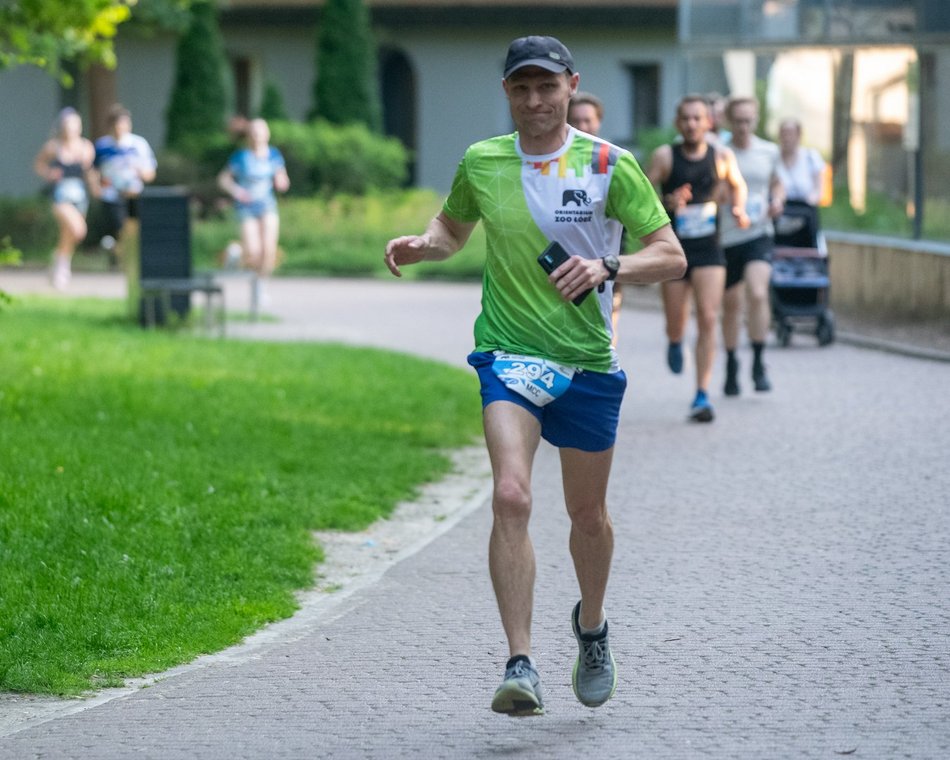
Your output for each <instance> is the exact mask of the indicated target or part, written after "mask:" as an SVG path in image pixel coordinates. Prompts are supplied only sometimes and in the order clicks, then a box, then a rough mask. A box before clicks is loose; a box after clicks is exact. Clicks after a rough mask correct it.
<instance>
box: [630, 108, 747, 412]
mask: <svg viewBox="0 0 950 760" xmlns="http://www.w3.org/2000/svg"><path fill="white" fill-rule="evenodd" d="M710 126H711V121H710V118H709V105H708V103H707V102H706V99H705V98H704V97H703V96H702V95H686V96H684V97H683V98H681V99H680V102H679V103H678V104H677V106H676V130H677V131H678V132H679V133H680V137H681V138H682V141H677V142H675V143H672V144H668V145H661V146H660V147H659V148H657V149H656V150H655V151H654V152H653V156H652V158H651V161H650V168H649V170H648V171H647V177H649V179H650V182H652V183H653V186H654V187H656V188H657V191H658V192H659V193H660V194H661V197H662V200H663V207H664V208H665V209H666V210H667V212H668V213H669V215H670V218H671V219H672V220H673V229H674V231H675V233H676V237H677V238H679V240H680V243H681V244H682V246H683V250H684V251H685V252H686V261H687V264H688V267H687V269H686V276H685V277H684V278H683V279H681V280H670V281H667V282H664V283H662V284H661V286H660V292H661V294H662V296H663V312H664V316H665V317H666V337H667V340H668V341H669V344H668V346H667V352H666V363H667V365H668V366H669V368H670V370H671V371H672V372H674V373H675V374H679V373H680V372H682V371H683V367H684V355H683V339H684V337H685V335H686V326H687V323H688V322H689V316H690V311H691V309H690V297H692V300H693V305H694V308H693V309H692V312H693V313H694V314H695V315H696V351H695V365H696V396H695V398H694V399H693V403H692V405H691V406H690V410H689V419H691V420H694V421H696V422H711V421H712V420H713V419H714V417H715V415H714V413H713V408H712V403H711V402H710V400H709V394H708V389H709V384H710V381H711V380H712V372H713V364H714V363H715V358H716V349H717V340H716V338H717V334H718V331H719V311H720V307H721V305H722V297H723V291H724V288H725V282H726V266H725V264H726V259H725V255H724V253H723V251H722V248H721V247H720V244H719V234H718V233H719V215H718V213H717V212H718V202H719V192H720V191H722V192H723V193H725V191H726V190H727V189H728V191H729V200H728V201H727V200H726V199H725V194H724V195H723V198H722V202H723V203H726V202H729V203H730V206H731V208H730V209H729V211H730V213H731V214H732V215H733V216H734V217H736V220H737V223H739V224H740V225H741V226H746V225H747V224H748V219H747V218H746V215H745V212H744V210H743V209H744V207H745V203H746V186H745V182H744V181H743V179H742V177H741V175H740V174H739V170H738V168H737V167H736V160H735V156H733V154H732V151H730V150H728V149H725V148H720V147H719V146H717V145H714V144H712V143H711V142H709V141H708V140H707V134H708V133H709V129H710Z"/></svg>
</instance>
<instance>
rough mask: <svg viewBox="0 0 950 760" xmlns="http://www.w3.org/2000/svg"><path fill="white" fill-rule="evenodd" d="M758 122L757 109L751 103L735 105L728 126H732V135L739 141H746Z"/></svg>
mask: <svg viewBox="0 0 950 760" xmlns="http://www.w3.org/2000/svg"><path fill="white" fill-rule="evenodd" d="M758 122H759V109H758V108H756V107H755V106H754V105H753V104H752V103H737V104H736V105H734V106H733V107H732V114H731V116H730V118H729V124H730V125H731V126H732V135H733V137H734V138H736V137H738V138H739V139H740V140H745V139H748V137H749V136H750V135H751V134H752V133H753V132H755V126H756V124H758Z"/></svg>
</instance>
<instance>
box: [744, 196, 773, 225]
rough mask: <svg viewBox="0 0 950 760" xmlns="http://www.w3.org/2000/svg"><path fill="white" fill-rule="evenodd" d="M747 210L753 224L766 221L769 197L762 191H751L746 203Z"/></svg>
mask: <svg viewBox="0 0 950 760" xmlns="http://www.w3.org/2000/svg"><path fill="white" fill-rule="evenodd" d="M745 212H746V215H747V216H748V217H749V221H751V222H752V224H755V223H756V222H761V221H764V220H765V218H766V217H767V216H768V213H769V202H768V199H767V198H766V197H765V196H764V195H762V194H761V193H749V199H748V200H747V201H746V204H745Z"/></svg>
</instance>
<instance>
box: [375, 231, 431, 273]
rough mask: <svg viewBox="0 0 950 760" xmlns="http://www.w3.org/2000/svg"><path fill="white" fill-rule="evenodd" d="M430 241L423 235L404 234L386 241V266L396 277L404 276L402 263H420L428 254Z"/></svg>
mask: <svg viewBox="0 0 950 760" xmlns="http://www.w3.org/2000/svg"><path fill="white" fill-rule="evenodd" d="M427 248H428V241H427V240H426V239H425V237H424V236H422V235H404V236H403V237H397V238H393V239H392V240H390V241H389V242H388V243H386V258H385V261H386V266H387V267H389V271H390V272H392V273H393V274H394V275H396V277H402V272H401V271H399V267H400V265H403V266H404V265H406V264H418V263H419V262H420V261H422V260H423V259H424V258H425V256H426V249H427Z"/></svg>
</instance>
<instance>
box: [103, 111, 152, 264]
mask: <svg viewBox="0 0 950 760" xmlns="http://www.w3.org/2000/svg"><path fill="white" fill-rule="evenodd" d="M108 124H109V134H107V135H103V136H102V137H100V138H99V139H98V140H96V159H95V162H94V164H93V168H94V169H95V171H93V172H91V174H90V185H91V187H92V191H93V195H95V196H96V198H98V199H99V200H100V201H101V202H102V206H103V209H104V211H105V221H106V230H105V233H106V234H105V235H104V236H103V237H102V241H101V245H102V247H103V248H105V249H106V250H107V251H108V252H109V254H110V257H111V258H112V262H113V264H114V263H115V262H116V261H117V260H118V259H119V258H120V257H121V256H122V254H123V249H124V248H126V247H128V246H129V245H131V244H132V243H131V242H130V241H131V240H133V239H134V238H135V237H136V236H137V234H138V232H137V229H138V228H137V223H138V206H137V201H138V197H139V196H140V195H141V194H142V190H143V189H144V188H145V185H147V184H148V183H149V182H152V181H153V180H154V179H155V170H156V168H157V166H158V164H157V162H156V160H155V153H154V152H153V151H152V148H151V146H150V145H149V144H148V141H147V140H146V139H145V138H144V137H141V136H140V135H136V134H133V133H132V115H131V114H130V113H129V110H128V109H127V108H125V107H124V106H122V105H121V104H118V103H116V104H115V105H114V106H112V108H110V109H109V115H108Z"/></svg>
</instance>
